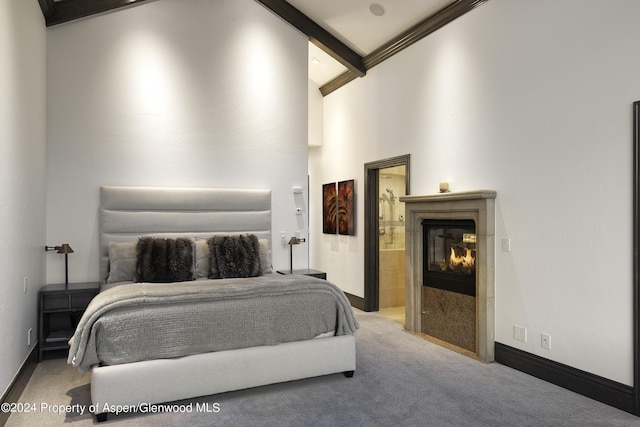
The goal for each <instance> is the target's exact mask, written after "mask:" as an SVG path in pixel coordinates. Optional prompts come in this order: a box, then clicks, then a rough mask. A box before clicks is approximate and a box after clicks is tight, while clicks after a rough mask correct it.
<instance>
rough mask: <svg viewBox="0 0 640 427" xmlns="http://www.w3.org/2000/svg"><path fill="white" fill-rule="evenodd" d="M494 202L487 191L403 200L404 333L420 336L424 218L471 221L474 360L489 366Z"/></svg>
mask: <svg viewBox="0 0 640 427" xmlns="http://www.w3.org/2000/svg"><path fill="white" fill-rule="evenodd" d="M495 198H496V192H495V191H493V190H477V191H465V192H455V193H440V194H434V195H424V196H404V197H400V201H401V202H404V203H405V217H406V222H405V233H406V238H405V246H406V256H405V272H406V274H405V283H406V284H405V328H406V329H407V330H409V331H412V332H417V333H422V330H423V328H422V318H423V316H422V301H423V286H422V280H423V277H422V273H423V272H422V269H423V258H424V254H423V249H424V244H423V243H424V242H423V233H422V220H424V219H471V220H474V221H475V223H476V239H477V242H476V301H475V302H476V351H475V353H476V356H477V357H478V358H479V359H480V360H482V361H484V362H493V360H494V346H495V222H496V221H495Z"/></svg>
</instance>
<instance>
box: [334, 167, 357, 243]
mask: <svg viewBox="0 0 640 427" xmlns="http://www.w3.org/2000/svg"><path fill="white" fill-rule="evenodd" d="M355 184H356V182H355V180H353V179H350V180H347V181H340V182H338V234H342V235H346V236H355V234H356V217H355V206H356V204H355V198H356V197H355V195H356V188H355Z"/></svg>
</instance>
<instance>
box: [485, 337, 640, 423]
mask: <svg viewBox="0 0 640 427" xmlns="http://www.w3.org/2000/svg"><path fill="white" fill-rule="evenodd" d="M495 360H496V362H498V363H500V364H502V365H505V366H509V367H510V368H513V369H516V370H518V371H522V372H524V373H527V374H529V375H533V376H534V377H537V378H540V379H542V380H545V381H548V382H550V383H552V384H555V385H557V386H560V387H563V388H566V389H567V390H571V391H573V392H575V393H578V394H581V395H583V396H586V397H589V398H591V399H594V400H597V401H598V402H602V403H605V404H607V405H609V406H613V407H614V408H618V409H621V410H623V411H625V412H629V413H631V414H634V415H639V414H636V413H635V412H634V404H633V401H634V393H633V387H631V386H628V385H624V384H621V383H618V382H616V381H612V380H609V379H606V378H603V377H600V376H598V375H594V374H591V373H589V372H585V371H581V370H580V369H576V368H573V367H571V366H568V365H564V364H562V363H558V362H554V361H552V360H549V359H545V358H543V357H540V356H536V355H534V354H531V353H527V352H525V351H522V350H518V349H517V348H513V347H509V346H507V345H505V344H501V343H498V342H496V344H495Z"/></svg>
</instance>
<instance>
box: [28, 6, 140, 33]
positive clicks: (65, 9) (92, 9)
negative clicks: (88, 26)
mask: <svg viewBox="0 0 640 427" xmlns="http://www.w3.org/2000/svg"><path fill="white" fill-rule="evenodd" d="M38 1H39V2H40V7H41V8H42V13H43V15H44V17H45V20H46V22H47V27H50V26H52V25H58V24H62V23H64V22H69V21H73V20H74V19H80V18H84V17H87V16H91V15H95V14H98V13H102V12H107V11H109V10H113V9H118V8H121V7H125V6H131V5H134V4H137V3H142V2H145V1H149V0H61V1H56V2H54V1H53V0H38ZM43 3H45V4H46V7H47V10H46V11H45V7H43Z"/></svg>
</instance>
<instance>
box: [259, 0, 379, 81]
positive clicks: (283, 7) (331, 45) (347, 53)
mask: <svg viewBox="0 0 640 427" xmlns="http://www.w3.org/2000/svg"><path fill="white" fill-rule="evenodd" d="M256 1H257V2H258V3H261V4H262V5H264V6H265V7H266V8H267V9H269V10H271V11H272V12H273V13H275V14H276V15H278V16H280V17H281V18H282V19H284V20H285V21H287V22H288V23H289V24H291V25H293V26H294V27H295V28H297V29H298V30H299V31H300V32H302V33H303V34H305V35H306V36H307V37H309V41H310V42H311V43H313V44H315V45H316V46H318V47H319V48H320V49H322V50H323V51H325V52H326V53H327V54H329V55H330V56H331V57H333V58H334V59H335V60H337V61H338V62H340V63H341V64H342V65H344V66H345V67H347V69H348V70H349V72H350V73H351V74H354V75H355V77H362V76H364V75H365V74H366V73H367V70H366V68H365V66H364V64H363V62H362V56H360V55H359V54H358V53H357V52H355V51H354V50H353V49H351V48H350V47H349V46H347V45H346V44H344V43H343V42H341V41H340V40H338V38H336V37H335V36H334V35H333V34H331V33H329V32H328V31H327V30H325V29H324V28H322V27H321V26H320V25H318V24H316V23H315V22H314V21H312V20H311V19H310V18H309V17H308V16H307V15H305V14H304V13H302V12H300V11H299V10H298V9H296V8H295V7H293V6H292V5H291V4H289V3H288V2H286V1H285V0H256Z"/></svg>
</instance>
